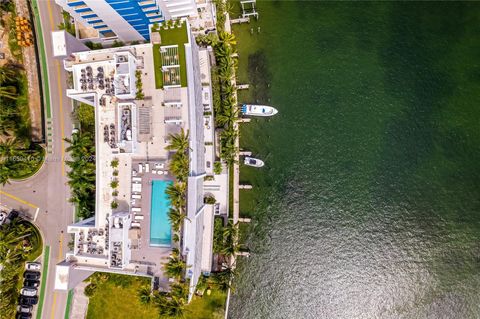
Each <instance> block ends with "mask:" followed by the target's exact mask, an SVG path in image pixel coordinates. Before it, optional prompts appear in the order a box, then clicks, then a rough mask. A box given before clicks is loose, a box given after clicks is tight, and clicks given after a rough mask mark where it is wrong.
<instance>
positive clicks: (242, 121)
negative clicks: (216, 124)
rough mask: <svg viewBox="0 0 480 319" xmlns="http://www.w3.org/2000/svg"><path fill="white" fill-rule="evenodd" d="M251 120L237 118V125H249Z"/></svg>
mask: <svg viewBox="0 0 480 319" xmlns="http://www.w3.org/2000/svg"><path fill="white" fill-rule="evenodd" d="M251 120H252V119H251V118H239V119H238V120H237V122H238V123H249V122H250V121H251Z"/></svg>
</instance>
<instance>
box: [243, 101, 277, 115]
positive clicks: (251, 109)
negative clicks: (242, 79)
mask: <svg viewBox="0 0 480 319" xmlns="http://www.w3.org/2000/svg"><path fill="white" fill-rule="evenodd" d="M241 110H242V113H243V114H245V115H253V116H273V115H275V114H277V113H278V110H277V109H276V108H274V107H272V106H268V105H255V104H243V105H242V108H241Z"/></svg>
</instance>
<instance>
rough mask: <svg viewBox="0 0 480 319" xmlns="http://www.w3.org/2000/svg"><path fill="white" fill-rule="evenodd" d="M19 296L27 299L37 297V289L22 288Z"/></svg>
mask: <svg viewBox="0 0 480 319" xmlns="http://www.w3.org/2000/svg"><path fill="white" fill-rule="evenodd" d="M20 294H21V295H22V296H27V297H33V296H36V295H37V289H31V288H22V289H21V290H20Z"/></svg>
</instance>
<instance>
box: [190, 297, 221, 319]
mask: <svg viewBox="0 0 480 319" xmlns="http://www.w3.org/2000/svg"><path fill="white" fill-rule="evenodd" d="M226 301H227V294H226V293H224V292H221V291H219V290H212V293H211V294H210V296H207V294H206V293H205V294H204V295H203V297H198V296H194V297H193V300H192V302H191V303H190V304H189V305H188V306H187V307H186V309H185V310H186V316H185V317H186V318H191V319H194V318H195V319H220V318H224V317H225V303H226Z"/></svg>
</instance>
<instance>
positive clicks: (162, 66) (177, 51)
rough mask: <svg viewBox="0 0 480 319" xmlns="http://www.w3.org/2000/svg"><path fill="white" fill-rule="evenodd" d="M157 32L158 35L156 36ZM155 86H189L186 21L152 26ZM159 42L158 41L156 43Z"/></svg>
mask: <svg viewBox="0 0 480 319" xmlns="http://www.w3.org/2000/svg"><path fill="white" fill-rule="evenodd" d="M155 34H156V36H155ZM152 42H154V44H153V59H154V65H155V87H156V88H157V89H161V88H163V87H169V86H170V87H172V86H182V87H186V86H187V68H186V60H185V44H188V43H189V37H188V27H187V23H186V22H185V21H180V22H178V23H173V24H172V25H170V26H169V25H168V24H167V23H164V24H162V25H160V26H158V27H155V26H154V27H152ZM155 42H157V43H155Z"/></svg>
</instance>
